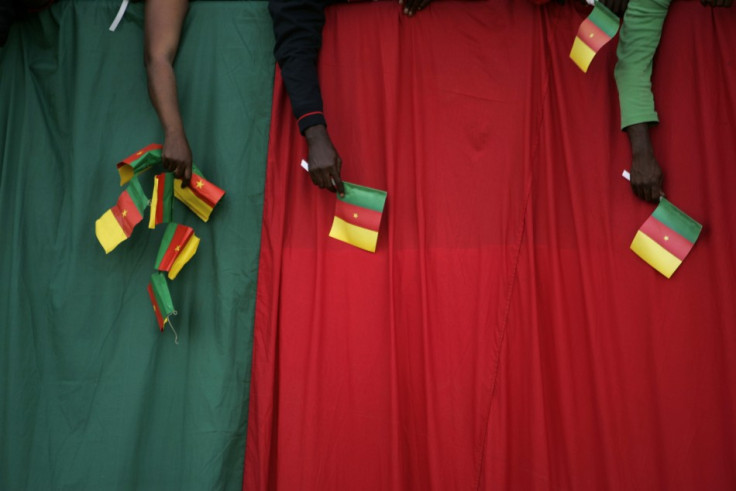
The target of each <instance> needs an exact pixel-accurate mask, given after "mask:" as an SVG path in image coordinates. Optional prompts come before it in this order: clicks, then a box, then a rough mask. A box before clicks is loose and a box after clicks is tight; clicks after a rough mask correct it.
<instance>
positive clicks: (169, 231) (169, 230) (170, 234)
mask: <svg viewBox="0 0 736 491" xmlns="http://www.w3.org/2000/svg"><path fill="white" fill-rule="evenodd" d="M177 226H178V225H177V224H176V223H174V222H171V223H169V224H168V225H166V230H165V231H164V236H163V237H162V238H161V245H160V246H159V248H158V254H156V264H155V265H154V267H155V268H158V265H159V264H161V261H162V260H163V258H164V255H166V251H167V250H168V249H169V244H171V239H173V238H174V234H175V233H176V227H177Z"/></svg>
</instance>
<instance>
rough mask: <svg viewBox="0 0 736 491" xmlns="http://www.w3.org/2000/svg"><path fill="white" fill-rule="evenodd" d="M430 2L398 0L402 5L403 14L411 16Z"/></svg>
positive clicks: (427, 0) (423, 0)
mask: <svg viewBox="0 0 736 491" xmlns="http://www.w3.org/2000/svg"><path fill="white" fill-rule="evenodd" d="M431 2H432V0H399V5H401V6H402V7H404V14H406V15H408V16H409V17H411V16H412V15H414V14H416V13H417V12H419V11H420V10H422V9H423V8H425V7H426V6H427V5H429V4H430V3H431Z"/></svg>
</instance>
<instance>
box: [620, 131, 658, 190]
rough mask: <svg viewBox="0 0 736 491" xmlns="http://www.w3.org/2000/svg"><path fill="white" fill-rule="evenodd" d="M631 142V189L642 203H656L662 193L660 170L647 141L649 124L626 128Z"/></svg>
mask: <svg viewBox="0 0 736 491" xmlns="http://www.w3.org/2000/svg"><path fill="white" fill-rule="evenodd" d="M626 133H627V134H628V135H629V141H630V142H631V189H632V191H634V194H635V195H636V196H638V197H639V198H641V199H643V200H644V201H649V202H650V203H657V202H658V201H659V198H660V197H661V196H664V192H663V191H662V181H663V179H664V177H663V175H662V169H661V167H660V166H659V163H658V162H657V159H655V158H654V149H653V148H652V142H651V140H650V139H649V123H639V124H634V125H631V126H629V127H627V128H626Z"/></svg>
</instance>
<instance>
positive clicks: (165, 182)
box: [148, 172, 174, 228]
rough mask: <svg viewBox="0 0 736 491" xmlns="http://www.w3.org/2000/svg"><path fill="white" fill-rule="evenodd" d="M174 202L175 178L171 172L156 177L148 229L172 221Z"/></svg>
mask: <svg viewBox="0 0 736 491" xmlns="http://www.w3.org/2000/svg"><path fill="white" fill-rule="evenodd" d="M173 201H174V176H173V175H172V174H171V173H170V172H164V173H163V174H159V175H157V176H156V177H154V178H153V194H152V195H151V214H150V216H149V219H148V228H156V225H159V224H161V223H169V222H170V221H171V204H172V203H173Z"/></svg>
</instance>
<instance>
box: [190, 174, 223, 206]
mask: <svg viewBox="0 0 736 491" xmlns="http://www.w3.org/2000/svg"><path fill="white" fill-rule="evenodd" d="M189 185H190V186H191V188H192V192H193V193H194V195H195V196H196V197H197V198H199V199H200V200H202V201H203V202H204V203H205V204H206V205H207V206H209V207H210V208H214V207H215V205H216V204H217V202H218V201H220V198H222V195H223V194H225V191H223V190H222V189H220V188H218V187H217V186H215V185H214V184H212V183H211V182H209V181H208V180H207V179H205V178H204V177H202V176H198V175H193V176H192V179H191V181H189Z"/></svg>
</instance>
